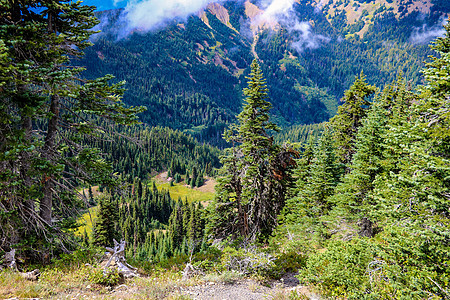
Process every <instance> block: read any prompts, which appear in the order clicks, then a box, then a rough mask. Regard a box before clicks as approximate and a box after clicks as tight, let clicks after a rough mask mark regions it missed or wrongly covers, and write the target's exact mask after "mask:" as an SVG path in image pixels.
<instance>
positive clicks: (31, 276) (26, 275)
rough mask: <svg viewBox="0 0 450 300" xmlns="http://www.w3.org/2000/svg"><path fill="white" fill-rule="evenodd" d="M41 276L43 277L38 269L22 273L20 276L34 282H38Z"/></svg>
mask: <svg viewBox="0 0 450 300" xmlns="http://www.w3.org/2000/svg"><path fill="white" fill-rule="evenodd" d="M40 275H41V272H39V270H38V269H35V270H33V271H31V272H26V273H20V276H22V277H23V278H25V279H27V280H32V281H36V280H38V279H39V276H40Z"/></svg>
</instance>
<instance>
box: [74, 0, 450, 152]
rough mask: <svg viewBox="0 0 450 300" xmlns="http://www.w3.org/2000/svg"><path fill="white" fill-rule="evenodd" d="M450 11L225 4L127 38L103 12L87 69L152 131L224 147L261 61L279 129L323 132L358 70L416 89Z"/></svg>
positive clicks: (381, 3)
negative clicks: (114, 85) (141, 108)
mask: <svg viewBox="0 0 450 300" xmlns="http://www.w3.org/2000/svg"><path fill="white" fill-rule="evenodd" d="M436 7H437V8H439V9H440V10H437V9H436ZM446 9H447V8H446V4H445V1H441V0H433V1H431V2H430V1H412V0H410V1H408V2H407V1H403V0H400V1H392V0H377V1H367V2H359V1H353V0H345V1H344V0H339V1H334V0H325V1H318V0H314V1H311V0H298V1H296V2H295V3H294V5H293V7H292V9H291V10H290V11H289V15H283V16H281V17H280V16H279V15H272V16H271V17H266V15H267V13H268V11H270V7H264V6H262V5H261V4H260V3H258V2H254V3H253V2H252V3H251V2H249V1H248V0H247V1H245V2H243V1H227V2H223V3H221V4H219V3H213V4H209V5H208V6H207V7H206V8H205V9H204V10H203V11H200V12H198V13H197V14H196V15H194V16H190V17H188V18H187V20H172V21H170V22H169V23H168V24H166V26H164V27H162V26H160V27H157V28H156V29H153V30H151V31H149V32H143V31H142V30H139V29H135V30H133V31H132V32H131V33H129V34H128V33H126V34H124V33H123V32H122V31H121V28H122V27H124V26H125V24H124V23H123V22H124V21H123V20H124V15H125V16H126V13H124V11H121V10H116V11H105V12H101V13H99V18H100V19H101V20H102V21H103V23H102V30H103V33H102V34H100V35H98V36H97V38H96V40H95V41H94V42H95V44H94V46H93V47H91V48H89V49H88V50H87V51H86V56H85V58H84V59H83V64H84V65H86V67H87V70H88V71H86V73H85V75H86V76H87V77H94V76H98V75H99V74H104V73H112V74H114V75H115V76H117V79H118V80H126V81H127V85H126V87H127V89H128V91H127V92H126V94H125V101H126V102H127V103H129V104H133V105H136V104H139V105H146V106H147V107H148V111H147V112H145V113H144V114H142V116H141V119H142V120H143V121H144V122H146V123H148V124H149V125H153V126H154V125H162V126H169V127H172V128H176V129H180V130H186V131H187V132H189V133H191V134H193V135H194V136H196V137H197V138H199V139H200V140H203V141H208V142H211V143H214V144H217V145H220V144H223V143H222V141H221V138H220V135H221V131H222V130H223V128H224V127H225V126H226V124H228V123H230V122H233V121H234V116H235V115H236V114H237V113H239V111H240V109H241V99H242V92H241V91H242V88H243V87H244V86H245V81H246V79H245V75H246V74H248V71H249V65H250V63H251V61H252V59H253V57H254V55H256V56H257V57H258V58H259V59H260V64H261V68H262V70H263V72H264V75H265V77H266V79H267V83H268V86H269V90H270V93H269V96H270V99H271V102H272V103H273V106H274V109H273V114H274V120H275V121H276V122H278V123H279V124H280V125H281V126H289V125H295V124H309V123H318V122H322V121H324V120H327V119H328V118H329V117H330V116H332V115H333V114H334V113H335V112H336V108H337V104H338V99H340V98H341V97H342V95H343V91H344V90H345V89H347V88H348V87H349V86H350V84H351V83H352V81H353V80H354V78H355V76H356V75H358V74H359V73H360V72H361V71H364V73H365V74H366V75H367V78H368V80H369V82H371V83H374V84H377V85H381V84H383V83H385V82H389V81H392V80H394V79H395V78H396V76H397V74H398V73H399V72H401V73H403V74H404V76H405V77H406V78H407V79H409V80H411V81H412V82H413V83H417V82H419V81H420V74H419V73H418V70H419V69H420V67H421V66H422V65H423V61H424V60H425V59H426V57H427V55H429V54H430V51H429V50H428V47H427V46H426V42H427V41H428V40H429V39H430V37H432V35H427V34H428V33H429V31H431V30H439V29H440V23H441V22H442V15H443V11H444V12H445V10H446ZM127 34H128V35H127ZM124 36H125V37H124ZM414 36H416V37H417V39H416V40H413V37H414ZM427 38H428V39H427ZM413 42H414V43H413Z"/></svg>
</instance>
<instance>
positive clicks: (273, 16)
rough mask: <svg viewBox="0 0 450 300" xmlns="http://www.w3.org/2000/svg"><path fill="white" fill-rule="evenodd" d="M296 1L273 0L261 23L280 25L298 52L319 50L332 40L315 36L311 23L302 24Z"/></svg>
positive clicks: (266, 9)
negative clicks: (285, 30) (287, 33)
mask: <svg viewBox="0 0 450 300" xmlns="http://www.w3.org/2000/svg"><path fill="white" fill-rule="evenodd" d="M295 2H296V1H295V0H272V1H270V2H269V3H268V5H267V7H266V8H265V10H264V12H263V13H262V14H261V17H260V20H259V21H260V22H264V21H267V22H270V23H274V22H276V23H278V24H280V25H281V26H283V27H285V28H286V29H287V30H288V32H289V33H290V35H291V36H292V39H293V41H292V43H291V47H292V48H294V49H296V50H297V51H298V52H303V51H304V50H305V49H317V48H319V47H320V45H322V44H324V43H328V42H329V41H330V40H331V39H330V38H329V37H326V36H324V35H320V34H315V33H314V32H313V31H312V27H311V25H310V24H309V22H300V21H299V20H298V17H297V16H296V14H295V11H294V5H295Z"/></svg>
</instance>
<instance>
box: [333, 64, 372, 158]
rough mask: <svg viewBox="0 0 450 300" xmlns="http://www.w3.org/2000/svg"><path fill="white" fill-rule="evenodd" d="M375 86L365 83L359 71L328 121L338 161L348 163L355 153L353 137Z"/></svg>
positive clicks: (364, 114) (363, 76)
mask: <svg viewBox="0 0 450 300" xmlns="http://www.w3.org/2000/svg"><path fill="white" fill-rule="evenodd" d="M375 90H376V88H375V87H374V86H372V85H369V84H367V83H366V77H365V75H364V74H363V72H361V74H360V76H359V78H356V80H355V82H354V83H353V85H352V86H351V87H350V88H349V89H348V90H347V91H346V92H345V95H344V97H343V98H342V100H341V101H342V102H344V103H343V104H342V105H341V106H339V108H338V112H337V115H336V116H334V117H333V118H331V120H330V123H331V126H332V127H333V131H334V140H335V141H336V147H337V151H338V157H339V161H340V162H342V163H343V164H346V165H347V164H349V163H350V162H351V160H352V156H353V154H354V153H355V137H356V134H357V132H358V128H359V127H360V126H361V121H362V119H363V118H364V117H365V116H366V109H367V108H368V107H369V105H370V102H369V100H368V97H370V96H371V95H372V94H373V93H374V92H375Z"/></svg>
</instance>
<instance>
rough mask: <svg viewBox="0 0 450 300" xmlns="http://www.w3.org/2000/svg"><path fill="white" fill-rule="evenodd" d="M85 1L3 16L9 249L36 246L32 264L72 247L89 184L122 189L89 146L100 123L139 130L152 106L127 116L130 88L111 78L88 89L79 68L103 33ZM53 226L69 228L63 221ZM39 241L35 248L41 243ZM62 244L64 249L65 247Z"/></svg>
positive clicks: (19, 7) (4, 196)
mask: <svg viewBox="0 0 450 300" xmlns="http://www.w3.org/2000/svg"><path fill="white" fill-rule="evenodd" d="M94 9H95V8H94V7H91V6H85V5H82V3H81V2H65V1H40V2H38V3H31V2H29V1H14V2H11V1H6V2H2V9H1V11H0V19H1V20H2V21H1V22H0V40H1V41H2V43H1V44H0V69H1V71H0V76H1V80H0V82H1V89H2V93H1V94H0V141H1V143H0V145H1V146H0V208H1V212H2V214H0V215H3V212H7V213H11V214H12V215H11V217H10V218H6V219H5V218H3V216H2V217H1V219H0V222H1V226H2V228H3V227H5V228H8V230H6V231H2V232H1V233H0V235H1V238H0V240H1V244H0V247H2V248H4V247H6V248H11V247H16V246H19V244H18V242H21V241H25V240H27V241H28V242H29V248H28V249H27V250H29V251H35V252H34V253H33V255H37V256H41V257H45V256H46V257H47V258H50V256H49V254H50V253H55V254H56V253H57V252H58V251H56V252H53V251H50V250H49V249H50V248H55V250H56V248H63V247H61V243H62V242H63V241H65V240H66V239H65V238H60V237H59V238H56V239H53V238H54V237H55V235H62V234H63V232H64V231H65V230H66V229H67V228H65V227H66V225H67V224H68V222H66V221H65V220H64V219H65V218H68V216H70V215H73V213H74V211H75V210H76V209H77V207H79V206H80V204H81V203H80V200H79V199H77V197H75V195H74V193H73V192H72V191H73V188H74V187H75V186H77V185H78V184H79V183H80V182H85V183H88V184H95V183H104V184H106V185H110V186H111V185H114V184H115V183H116V182H115V180H114V179H115V178H114V176H112V170H111V168H110V166H109V164H107V163H106V162H105V160H104V158H103V157H102V155H101V153H100V151H98V149H95V148H92V147H88V146H86V145H85V144H84V143H82V142H81V141H82V140H83V139H85V138H88V137H89V138H92V137H95V136H98V135H99V134H100V133H101V131H102V130H101V128H100V127H99V126H97V124H96V123H95V122H96V121H97V120H98V118H100V117H101V118H103V120H104V121H105V122H109V123H110V124H112V123H117V124H123V125H128V124H136V123H138V121H137V116H136V114H137V113H140V112H142V111H144V108H143V107H125V106H124V104H123V102H122V100H121V95H122V94H123V91H124V90H123V84H124V83H123V82H116V83H111V82H110V81H111V79H112V78H113V77H112V76H111V75H106V76H103V74H102V76H103V77H100V78H93V79H90V80H81V79H80V74H81V73H82V72H83V70H84V68H81V67H77V66H76V65H72V66H71V67H68V65H69V64H70V63H73V62H74V59H75V58H79V57H81V56H82V51H83V50H84V49H86V47H88V46H90V45H91V43H90V42H89V38H90V36H91V35H92V33H93V31H91V30H90V29H91V28H92V27H94V26H95V25H96V24H98V20H97V19H96V18H95V17H94V15H93V11H94ZM54 220H60V221H59V222H55V221H54ZM32 241H33V242H32ZM57 245H58V246H57Z"/></svg>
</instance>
